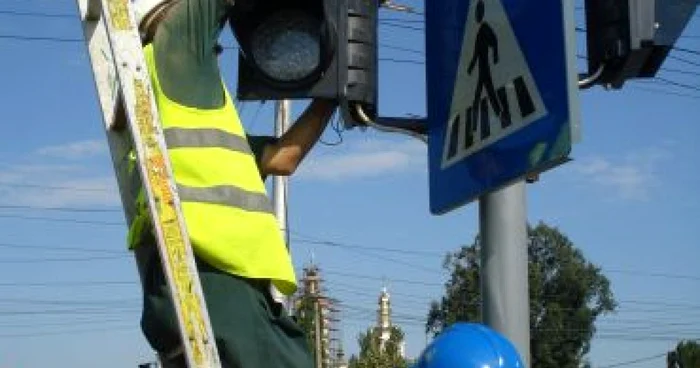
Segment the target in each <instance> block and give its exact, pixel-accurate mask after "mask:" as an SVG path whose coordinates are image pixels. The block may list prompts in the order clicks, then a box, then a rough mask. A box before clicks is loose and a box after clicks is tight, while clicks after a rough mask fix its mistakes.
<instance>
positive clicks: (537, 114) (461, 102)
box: [442, 0, 547, 169]
mask: <svg viewBox="0 0 700 368" xmlns="http://www.w3.org/2000/svg"><path fill="white" fill-rule="evenodd" d="M462 42H463V43H462V52H461V55H460V63H459V70H458V74H457V78H456V80H455V86H454V93H453V95H452V105H451V109H450V118H449V121H448V123H447V134H446V135H445V145H444V149H443V159H442V168H443V169H444V168H447V167H449V166H451V165H453V164H455V163H457V162H459V161H460V160H462V159H463V158H465V157H466V156H468V155H470V154H472V153H474V152H476V151H478V150H480V149H482V148H484V147H486V146H488V145H490V144H492V143H494V142H496V141H498V140H499V139H501V138H503V137H505V136H507V135H509V134H511V133H513V132H515V131H517V130H519V129H520V128H523V127H524V126H526V125H527V124H529V123H531V122H533V121H535V120H537V119H539V118H541V117H543V116H545V115H546V114H547V110H546V108H545V106H544V104H543V102H542V98H541V96H540V93H539V91H538V90H537V85H536V84H535V81H534V80H533V78H532V74H531V73H530V69H529V67H528V65H527V62H526V61H525V57H524V56H523V53H522V51H521V49H520V46H519V44H518V41H517V39H516V37H515V34H514V32H513V29H512V27H511V25H510V22H509V20H508V17H507V15H506V13H505V11H504V9H503V5H502V4H501V2H500V0H478V1H472V2H471V4H470V6H469V14H468V16H467V25H466V27H465V33H464V38H463V41H462Z"/></svg>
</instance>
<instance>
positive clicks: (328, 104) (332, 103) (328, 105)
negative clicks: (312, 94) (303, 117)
mask: <svg viewBox="0 0 700 368" xmlns="http://www.w3.org/2000/svg"><path fill="white" fill-rule="evenodd" d="M337 107H338V100H336V99H329V98H315V99H313V100H312V101H311V105H310V108H311V109H312V110H314V112H316V111H318V112H323V111H333V110H335V108H337ZM316 109H318V110H316Z"/></svg>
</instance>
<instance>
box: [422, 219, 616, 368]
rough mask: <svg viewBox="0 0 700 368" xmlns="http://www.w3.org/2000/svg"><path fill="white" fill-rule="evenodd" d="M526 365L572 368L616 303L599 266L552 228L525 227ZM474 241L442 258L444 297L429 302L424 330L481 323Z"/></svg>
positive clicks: (578, 363) (476, 242)
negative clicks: (445, 276)
mask: <svg viewBox="0 0 700 368" xmlns="http://www.w3.org/2000/svg"><path fill="white" fill-rule="evenodd" d="M528 238H529V240H528V258H529V267H528V269H529V282H530V287H529V293H530V331H531V334H530V336H531V342H530V344H531V346H530V347H531V359H532V364H531V365H532V366H533V367H537V368H578V367H580V366H582V365H585V364H586V361H585V355H586V354H587V353H588V351H589V349H590V341H591V338H592V337H593V335H594V334H595V320H596V318H597V317H598V316H600V315H601V314H605V313H607V312H611V311H613V310H614V309H615V308H616V303H615V300H614V298H613V295H612V292H611V290H610V282H609V281H608V279H607V278H606V277H605V276H604V275H603V274H602V272H601V270H600V268H599V267H597V266H595V265H593V264H591V263H590V262H589V261H587V260H586V259H585V258H584V256H583V254H582V253H581V251H580V250H578V249H576V247H575V246H574V245H573V244H572V242H571V241H570V240H569V239H568V238H567V237H566V236H565V235H564V234H562V233H560V232H559V231H558V230H557V229H556V228H552V227H549V226H547V225H545V224H542V223H540V224H538V225H537V226H536V227H534V228H532V227H530V226H528ZM479 249H480V246H479V237H478V236H477V237H476V239H475V240H474V243H473V244H472V245H469V246H463V247H462V248H461V249H460V250H458V251H457V252H455V253H451V254H448V255H447V257H446V258H445V262H444V265H443V267H444V268H445V269H446V270H448V271H449V272H451V278H450V279H449V280H448V281H447V283H446V284H445V295H444V296H443V297H442V299H441V300H440V301H433V302H432V303H431V307H430V311H429V312H428V320H427V323H426V331H428V332H432V333H433V334H438V333H439V332H440V331H442V330H443V329H444V328H445V327H447V326H449V325H451V324H453V323H454V322H457V321H473V322H479V321H481V308H480V306H481V293H480V281H481V280H480V277H479V269H480V263H481V260H480V253H479Z"/></svg>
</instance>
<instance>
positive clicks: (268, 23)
mask: <svg viewBox="0 0 700 368" xmlns="http://www.w3.org/2000/svg"><path fill="white" fill-rule="evenodd" d="M378 8H379V2H378V0H238V1H236V5H235V6H234V11H233V12H232V15H231V19H230V23H231V28H232V30H233V33H234V35H235V36H236V39H237V40H238V43H239V45H240V49H239V53H238V84H237V97H238V99H239V100H244V101H245V100H281V99H308V98H329V99H337V100H338V101H340V108H341V113H342V114H343V118H344V120H345V122H346V125H350V126H353V125H365V124H366V122H367V120H369V121H374V120H375V119H376V117H377V116H376V115H377V95H378V92H377V81H378V75H377V74H378V49H377V15H378V10H379V9H378Z"/></svg>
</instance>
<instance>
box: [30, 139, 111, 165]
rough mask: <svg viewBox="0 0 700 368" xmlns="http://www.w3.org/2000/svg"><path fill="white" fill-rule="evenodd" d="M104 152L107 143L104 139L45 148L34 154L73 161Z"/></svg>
mask: <svg viewBox="0 0 700 368" xmlns="http://www.w3.org/2000/svg"><path fill="white" fill-rule="evenodd" d="M106 151H107V142H106V141H105V140H104V139H101V140H100V139H94V140H84V141H77V142H71V143H67V144H61V145H56V146H47V147H43V148H40V149H38V150H37V151H36V153H37V154H39V155H42V156H51V157H56V158H62V159H73V160H75V159H81V158H86V157H91V156H95V155H98V154H102V153H104V152H106Z"/></svg>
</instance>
